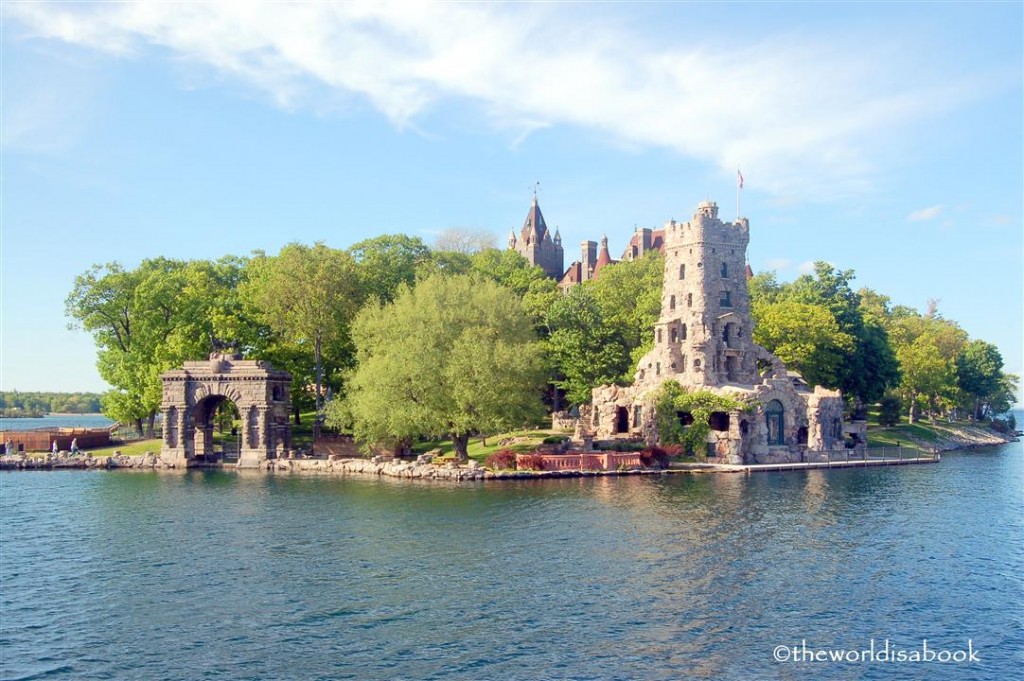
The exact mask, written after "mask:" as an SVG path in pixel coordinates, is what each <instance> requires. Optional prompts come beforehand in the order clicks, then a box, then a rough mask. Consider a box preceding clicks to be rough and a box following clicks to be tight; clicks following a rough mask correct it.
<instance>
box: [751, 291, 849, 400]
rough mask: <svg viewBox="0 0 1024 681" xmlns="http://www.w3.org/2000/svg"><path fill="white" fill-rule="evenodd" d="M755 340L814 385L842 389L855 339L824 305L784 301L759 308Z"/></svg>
mask: <svg viewBox="0 0 1024 681" xmlns="http://www.w3.org/2000/svg"><path fill="white" fill-rule="evenodd" d="M753 317H754V341H755V342H757V343H758V344H760V345H762V346H764V347H765V348H766V349H767V350H768V351H769V352H772V353H774V354H775V355H776V356H778V358H779V359H781V360H782V361H783V362H785V363H786V365H787V366H788V367H790V368H792V369H795V370H796V371H799V372H800V374H801V375H802V376H803V377H804V378H805V379H806V380H807V381H809V382H810V383H811V384H814V385H823V386H829V387H835V386H838V385H839V383H840V378H841V376H842V375H843V372H844V365H845V363H846V361H847V357H848V355H849V354H850V352H851V351H852V350H853V347H854V339H853V337H851V336H850V335H849V334H847V333H843V332H842V331H840V330H839V325H838V324H837V323H836V320H835V317H833V316H832V313H831V312H830V311H829V310H828V308H826V307H824V306H822V305H811V304H808V303H798V302H796V301H793V300H783V301H780V302H777V303H769V304H767V305H759V306H758V307H757V308H755V314H754V315H753Z"/></svg>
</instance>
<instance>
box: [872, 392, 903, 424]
mask: <svg viewBox="0 0 1024 681" xmlns="http://www.w3.org/2000/svg"><path fill="white" fill-rule="evenodd" d="M901 411H902V405H901V404H900V400H899V398H897V397H895V396H893V395H886V396H885V397H883V398H882V401H881V402H880V403H879V410H878V425H880V426H887V427H888V426H895V425H896V424H898V423H899V422H900V412H901Z"/></svg>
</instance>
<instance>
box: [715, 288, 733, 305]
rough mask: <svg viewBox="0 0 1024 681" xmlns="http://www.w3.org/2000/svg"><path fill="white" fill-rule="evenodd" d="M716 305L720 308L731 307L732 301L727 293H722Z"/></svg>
mask: <svg viewBox="0 0 1024 681" xmlns="http://www.w3.org/2000/svg"><path fill="white" fill-rule="evenodd" d="M718 305H719V306H720V307H732V300H731V299H730V297H729V292H728V291H722V295H721V297H720V298H719V299H718Z"/></svg>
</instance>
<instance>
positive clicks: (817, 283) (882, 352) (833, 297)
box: [748, 262, 899, 403]
mask: <svg viewBox="0 0 1024 681" xmlns="http://www.w3.org/2000/svg"><path fill="white" fill-rule="evenodd" d="M853 278H854V273H853V270H837V269H835V268H834V267H833V266H832V265H830V264H828V263H826V262H816V263H814V274H813V275H810V274H805V275H803V276H801V277H799V278H797V279H796V281H794V282H792V283H790V284H779V283H778V282H777V281H776V280H775V276H774V273H771V274H762V275H757V276H755V277H754V278H753V279H752V280H751V281H750V282H749V283H748V289H749V290H750V298H751V310H752V313H753V315H754V316H755V317H757V316H759V315H760V314H761V313H760V312H759V310H760V308H762V307H763V306H765V305H769V304H772V303H778V302H782V301H789V302H795V303H803V304H806V305H817V306H821V307H824V308H826V309H827V310H828V311H829V312H830V313H831V315H832V317H833V319H834V320H835V323H836V325H837V327H838V330H839V332H840V333H843V334H846V335H847V336H849V337H850V338H851V339H852V340H853V347H852V348H851V349H850V351H849V353H848V355H847V357H846V359H845V361H843V362H842V363H841V364H840V365H839V366H835V367H832V369H833V370H834V374H835V376H834V379H833V381H834V382H833V383H827V382H826V383H824V385H826V386H827V387H831V388H839V389H841V390H842V391H843V392H844V393H845V394H846V395H848V396H851V397H853V398H854V399H855V400H856V401H857V402H858V403H865V402H874V401H876V400H878V399H879V398H880V397H882V395H883V394H884V393H885V390H886V388H888V387H890V386H893V385H895V384H896V382H897V381H898V380H899V364H898V362H897V361H896V356H895V354H894V352H893V348H892V346H891V345H890V343H889V338H888V335H887V331H886V328H885V326H884V325H883V324H882V323H881V322H880V321H878V319H876V318H875V316H876V315H877V314H878V313H879V312H880V310H884V309H885V305H887V301H885V300H878V299H876V298H875V297H874V296H870V297H869V300H868V302H867V304H866V306H862V299H861V296H860V295H859V294H858V293H856V292H854V291H853V289H852V288H851V287H850V282H851V280H852V279H853ZM768 349H769V350H770V349H771V348H768ZM805 371H807V369H805ZM811 373H814V372H813V371H811ZM824 373H828V372H824Z"/></svg>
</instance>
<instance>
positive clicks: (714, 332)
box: [635, 201, 760, 388]
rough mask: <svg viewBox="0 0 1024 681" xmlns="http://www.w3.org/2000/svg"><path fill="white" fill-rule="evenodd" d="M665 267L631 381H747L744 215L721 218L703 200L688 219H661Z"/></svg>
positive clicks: (752, 362) (753, 369)
mask: <svg viewBox="0 0 1024 681" xmlns="http://www.w3.org/2000/svg"><path fill="white" fill-rule="evenodd" d="M664 239H665V246H664V252H665V273H664V283H663V286H662V298H661V315H660V316H659V318H658V321H657V323H656V324H655V326H654V348H653V349H652V350H651V351H650V352H649V353H647V355H645V356H644V358H643V359H642V360H641V361H640V365H639V367H638V369H637V373H636V376H635V381H636V385H638V386H643V387H649V388H656V387H657V386H659V385H661V383H662V382H664V381H665V380H669V379H674V380H676V381H678V382H679V383H680V384H681V385H684V386H708V387H716V386H722V385H726V384H748V385H749V384H752V383H755V382H757V381H759V380H760V379H759V378H758V372H757V348H756V346H755V345H754V342H753V341H752V340H751V335H750V334H751V329H752V326H753V325H752V323H751V320H750V296H749V294H748V293H747V282H746V276H745V272H746V252H747V243H748V242H749V240H750V227H749V224H748V222H747V220H746V219H745V218H739V219H738V220H737V221H736V222H723V221H722V220H720V219H719V217H718V206H717V205H716V204H715V203H714V202H713V201H704V202H702V203H700V204H699V205H698V207H697V212H696V213H694V215H693V217H692V218H691V219H690V221H689V222H685V223H677V222H675V221H674V220H673V221H671V222H669V223H668V224H666V225H665V229H664Z"/></svg>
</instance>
